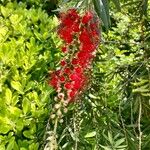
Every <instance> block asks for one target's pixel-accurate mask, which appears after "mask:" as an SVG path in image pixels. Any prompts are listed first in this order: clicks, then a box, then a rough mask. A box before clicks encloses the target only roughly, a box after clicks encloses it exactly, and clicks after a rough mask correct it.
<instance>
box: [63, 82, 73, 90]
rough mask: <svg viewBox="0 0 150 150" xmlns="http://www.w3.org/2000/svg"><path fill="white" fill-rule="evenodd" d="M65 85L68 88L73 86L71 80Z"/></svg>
mask: <svg viewBox="0 0 150 150" xmlns="http://www.w3.org/2000/svg"><path fill="white" fill-rule="evenodd" d="M64 87H65V88H66V89H71V88H72V84H71V83H70V82H68V83H66V84H65V85H64Z"/></svg>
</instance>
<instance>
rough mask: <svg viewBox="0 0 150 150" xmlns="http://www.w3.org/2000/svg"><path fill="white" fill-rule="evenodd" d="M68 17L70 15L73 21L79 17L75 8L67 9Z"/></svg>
mask: <svg viewBox="0 0 150 150" xmlns="http://www.w3.org/2000/svg"><path fill="white" fill-rule="evenodd" d="M67 14H68V17H70V18H71V19H72V20H73V21H75V20H77V19H79V18H80V16H79V15H78V13H77V10H76V9H69V10H68V11H67Z"/></svg>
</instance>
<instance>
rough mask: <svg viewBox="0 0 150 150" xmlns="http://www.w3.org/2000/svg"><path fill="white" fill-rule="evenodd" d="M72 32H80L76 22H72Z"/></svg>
mask: <svg viewBox="0 0 150 150" xmlns="http://www.w3.org/2000/svg"><path fill="white" fill-rule="evenodd" d="M72 30H73V31H74V32H79V31H80V27H79V23H78V22H74V24H73V25H72Z"/></svg>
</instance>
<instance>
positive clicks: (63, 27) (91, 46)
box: [49, 9, 100, 102]
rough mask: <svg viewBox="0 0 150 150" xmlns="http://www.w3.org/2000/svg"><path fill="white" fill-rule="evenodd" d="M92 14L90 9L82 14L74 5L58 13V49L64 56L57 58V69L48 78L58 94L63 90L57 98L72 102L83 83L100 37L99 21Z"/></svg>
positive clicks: (81, 89) (85, 84)
mask: <svg viewBox="0 0 150 150" xmlns="http://www.w3.org/2000/svg"><path fill="white" fill-rule="evenodd" d="M95 18H96V16H94V13H92V12H90V11H87V12H86V13H85V14H84V15H83V16H82V15H80V14H79V13H78V12H77V10H76V9H69V10H68V11H66V12H63V13H61V14H60V25H59V28H58V35H59V37H60V38H61V39H62V40H63V42H64V45H62V47H61V51H62V52H63V53H65V56H64V58H63V59H62V60H61V61H60V67H61V68H60V70H58V71H54V72H53V73H52V74H51V79H50V81H49V84H50V85H51V86H53V87H54V88H55V89H56V90H57V93H58V95H60V93H61V94H62V93H63V95H64V96H63V97H60V96H57V98H58V99H61V98H62V99H64V100H65V101H68V102H74V101H75V100H76V98H78V97H79V96H80V94H81V93H83V91H84V90H85V87H87V83H88V82H87V81H88V79H89V78H88V74H89V72H90V68H91V64H92V60H93V58H94V57H95V55H93V54H94V53H95V52H96V48H97V46H98V44H99V39H100V38H99V32H98V31H99V29H98V26H99V21H98V19H97V20H96V19H95Z"/></svg>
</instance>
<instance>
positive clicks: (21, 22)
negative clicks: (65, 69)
mask: <svg viewBox="0 0 150 150" xmlns="http://www.w3.org/2000/svg"><path fill="white" fill-rule="evenodd" d="M56 25H57V19H56V18H55V17H49V16H48V15H47V13H46V12H45V11H43V10H41V9H40V8H38V9H34V8H31V9H29V10H27V9H26V4H25V3H19V4H17V3H7V5H6V6H3V5H1V6H0V150H5V149H6V150H11V149H14V150H34V149H35V150H37V149H38V147H39V145H40V144H41V143H40V142H42V138H43V134H44V131H45V126H46V123H47V119H48V116H49V112H50V106H49V104H50V103H51V100H50V94H51V93H52V92H53V89H52V88H51V87H49V86H48V84H47V79H48V71H49V69H53V68H54V59H55V56H56V60H57V58H58V56H57V53H58V49H57V48H56V44H57V46H58V45H59V40H58V39H57V36H56V34H55V33H54V32H53V31H52V30H53V29H54V28H55V27H56Z"/></svg>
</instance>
